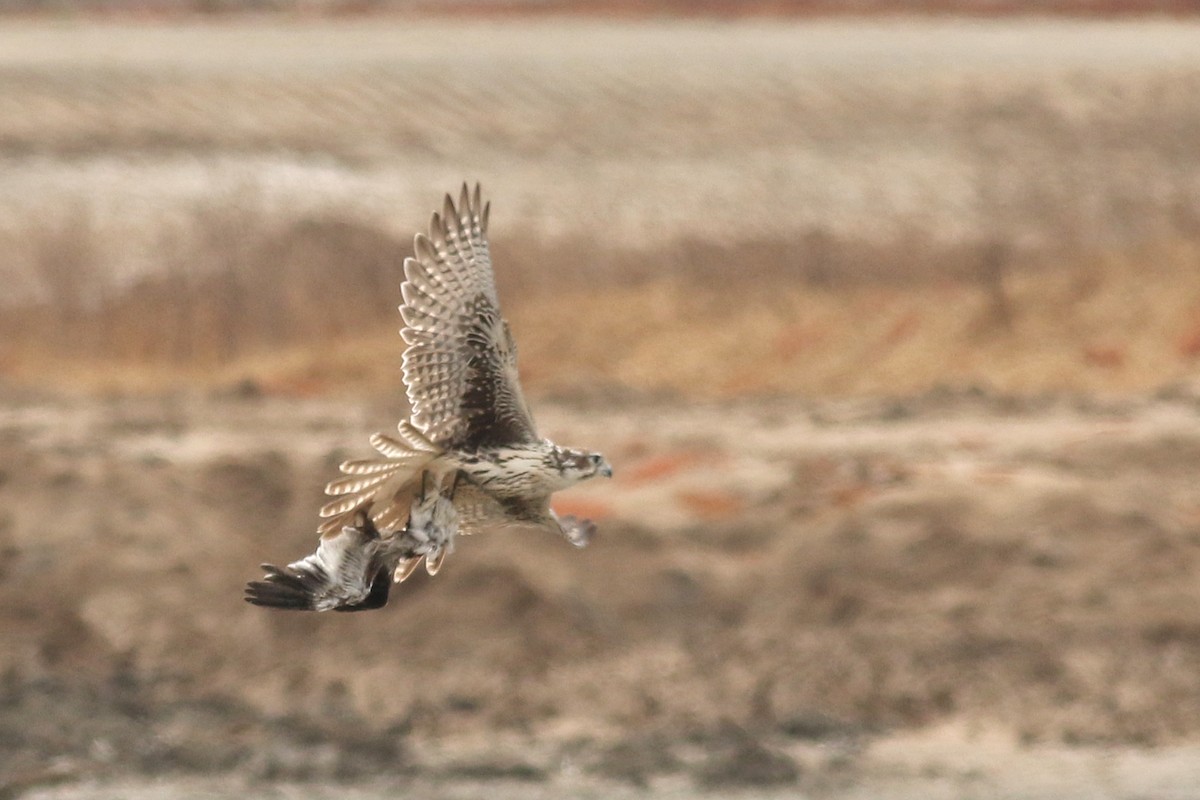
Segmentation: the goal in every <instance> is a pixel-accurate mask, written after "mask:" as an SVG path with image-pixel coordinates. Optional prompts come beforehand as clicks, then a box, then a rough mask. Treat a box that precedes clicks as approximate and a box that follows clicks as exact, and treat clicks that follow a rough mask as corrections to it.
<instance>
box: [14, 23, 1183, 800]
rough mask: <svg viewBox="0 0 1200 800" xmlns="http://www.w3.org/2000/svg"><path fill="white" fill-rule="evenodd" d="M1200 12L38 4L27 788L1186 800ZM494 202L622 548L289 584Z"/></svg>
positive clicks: (471, 550)
mask: <svg viewBox="0 0 1200 800" xmlns="http://www.w3.org/2000/svg"><path fill="white" fill-rule="evenodd" d="M1197 42H1200V25H1197V24H1195V23H1192V22H1180V21H1166V20H1159V21H1126V22H1121V23H1119V24H1118V23H1097V22H1064V21H1045V20H1041V21H1030V20H1024V21H1022V20H1012V21H1006V22H992V23H986V24H985V23H981V22H966V21H955V20H923V21H912V20H908V21H905V20H885V21H869V22H868V21H862V22H847V21H838V22H828V21H826V22H816V21H814V22H804V23H801V22H795V21H791V22H779V21H774V22H767V21H755V22H741V23H726V24H719V25H718V24H714V23H712V22H700V21H691V22H681V21H663V20H659V21H647V22H641V23H636V24H635V23H622V24H615V23H611V22H599V21H586V20H579V19H575V20H562V19H559V20H541V21H507V22H503V23H500V22H496V21H493V22H489V23H486V24H485V23H481V22H478V21H474V22H472V21H466V20H463V21H461V22H459V21H440V22H439V21H429V20H425V21H420V22H408V21H405V20H400V19H392V20H369V21H362V20H360V21H355V22H338V23H333V22H323V23H319V24H318V23H315V22H295V21H293V22H278V21H276V22H267V21H264V20H238V21H229V22H226V23H222V24H208V25H202V24H193V23H189V24H180V25H176V26H164V25H129V24H92V23H88V24H84V23H79V22H77V21H72V20H58V21H51V22H47V21H41V22H13V21H8V22H5V23H3V24H0V280H3V281H4V284H5V291H4V293H3V294H2V295H0V553H2V554H3V555H4V560H3V562H2V563H0V631H3V637H4V641H5V643H6V647H4V648H0V675H2V676H3V679H2V680H3V694H2V695H0V798H7V797H15V796H17V795H21V796H26V795H27V796H28V797H43V798H50V797H62V798H66V797H88V798H93V800H96V799H97V798H102V797H103V798H109V797H111V798H117V797H140V796H168V797H176V798H182V797H193V796H195V797H201V796H207V797H212V796H229V797H237V796H245V795H246V794H251V795H261V796H309V797H323V796H350V797H357V796H361V797H378V796H396V795H400V796H419V797H434V798H437V797H447V798H450V797H455V798H462V797H485V796H486V797H494V798H500V799H501V800H506V799H507V798H510V797H511V798H517V797H521V798H527V797H561V796H572V797H597V798H617V797H632V796H639V797H641V796H661V797H685V798H691V797H698V796H712V797H725V796H728V795H729V793H731V792H739V793H746V796H761V797H794V796H796V793H797V792H802V793H804V795H805V796H811V797H829V798H835V797H837V798H849V797H859V798H878V797H912V798H936V797H955V798H957V797H965V796H975V797H981V798H989V797H996V798H998V797H1055V798H1068V797H1079V798H1084V797H1087V798H1092V797H1112V798H1129V797H1163V798H1168V797H1170V798H1175V797H1190V796H1191V795H1190V794H1188V792H1189V791H1190V787H1194V786H1195V785H1196V784H1197V780H1200V778H1198V776H1197V773H1196V769H1197V766H1196V765H1197V764H1200V755H1197V748H1198V747H1200V744H1198V743H1200V707H1198V706H1197V698H1198V697H1200V636H1198V634H1197V630H1198V629H1197V621H1196V618H1195V613H1194V609H1195V608H1197V600H1198V599H1200V598H1198V597H1197V593H1198V592H1200V583H1198V582H1197V580H1196V571H1197V568H1198V567H1200V494H1198V493H1197V489H1196V481H1195V480H1194V477H1195V465H1196V462H1197V459H1196V456H1197V453H1198V452H1200V451H1198V450H1197V447H1198V446H1200V388H1198V384H1197V380H1196V379H1197V366H1198V359H1200V146H1198V145H1200V138H1198V137H1200V133H1198V132H1200V47H1197V46H1196V45H1197ZM464 179H466V180H475V179H479V180H481V181H482V182H483V183H484V187H485V190H486V191H487V193H488V194H489V195H490V197H491V198H492V200H493V201H494V208H493V213H492V231H493V235H494V254H495V257H496V259H495V260H496V264H497V271H498V280H499V283H500V291H501V296H502V300H503V304H504V307H505V311H506V314H507V315H508V317H509V318H510V320H511V322H512V324H513V328H514V331H515V333H516V336H517V339H518V342H519V344H520V347H521V367H522V373H523V377H524V381H525V383H526V385H527V387H528V388H529V389H530V394H531V395H532V397H533V400H534V404H535V412H536V414H537V416H538V419H539V421H540V423H541V425H542V427H543V432H544V433H545V434H547V435H549V436H551V437H552V438H555V439H556V440H560V441H564V442H569V443H574V444H579V445H587V446H589V447H595V448H597V449H601V450H604V451H605V452H606V453H607V454H608V455H609V456H610V460H612V461H613V463H614V465H615V467H616V470H617V478H616V479H615V480H614V481H613V482H612V483H611V484H607V485H604V486H600V487H592V488H589V489H581V490H580V491H578V492H573V493H570V494H568V495H567V496H564V497H563V498H562V500H561V503H560V504H559V508H560V510H562V511H565V512H571V513H579V514H584V515H591V516H593V517H595V518H596V519H598V520H599V521H600V523H601V526H602V534H601V538H600V539H599V541H598V542H597V543H596V545H595V546H594V547H592V548H589V549H588V550H585V551H582V552H575V551H571V550H569V549H568V548H566V547H565V546H562V547H559V546H556V545H559V544H561V543H551V542H546V541H541V540H537V539H536V538H535V537H520V536H515V535H514V536H495V537H479V538H478V539H477V540H471V541H466V542H463V543H462V545H461V547H460V548H459V550H458V552H456V553H455V554H454V556H452V558H451V559H450V560H449V561H448V562H447V566H446V567H445V570H444V572H443V573H442V574H441V575H439V576H438V578H437V579H436V580H434V581H429V580H426V579H424V578H417V579H414V580H413V582H411V583H409V584H405V585H404V587H403V591H402V592H401V593H400V596H399V597H398V598H397V601H396V602H395V603H394V605H391V606H389V607H388V608H387V609H385V610H384V611H382V612H378V613H374V614H366V615H339V616H337V617H335V618H332V619H331V618H329V617H328V616H322V617H312V618H306V617H300V616H290V615H286V614H268V613H265V612H263V611H262V610H260V609H254V608H251V607H248V606H245V605H244V604H243V603H241V601H240V587H241V585H242V583H243V582H244V581H245V580H247V579H249V578H252V577H254V575H255V569H254V567H255V565H256V564H257V563H258V562H260V561H264V560H274V561H278V560H280V559H285V558H289V557H294V556H299V555H300V554H302V553H303V552H306V551H307V550H309V549H310V548H311V545H312V533H311V531H312V530H313V529H314V527H315V525H314V520H315V516H314V515H315V509H316V508H317V507H318V506H319V504H320V499H321V493H320V492H321V487H322V486H323V484H324V482H325V481H326V480H328V479H329V478H330V476H331V475H332V474H333V472H334V471H335V469H336V464H337V463H338V461H340V460H342V459H344V458H348V457H352V456H356V455H361V454H362V452H363V451H364V449H365V436H366V434H367V433H368V432H370V431H374V430H381V429H386V428H388V427H390V426H391V425H393V424H394V422H395V419H396V418H397V416H399V415H401V414H403V413H405V409H404V408H403V396H402V391H401V387H400V383H399V377H400V376H399V372H400V370H399V355H400V352H401V349H402V345H401V342H400V339H399V337H398V336H397V335H396V329H397V327H398V326H399V319H398V315H397V313H396V310H395V306H396V304H397V303H398V301H399V293H398V284H399V281H400V272H401V267H400V264H401V261H402V259H403V258H404V256H405V255H407V253H408V248H409V246H410V242H411V236H412V234H413V233H414V232H415V231H416V230H417V229H418V228H420V227H421V226H423V225H424V223H425V220H427V218H428V214H429V212H430V211H431V210H432V209H433V208H434V207H435V206H436V204H437V203H438V201H439V199H440V196H441V193H442V192H444V191H446V190H448V189H452V188H454V187H456V186H457V185H458V184H459V182H460V181H462V180H464ZM55 783H62V784H64V785H63V786H60V787H59V788H49V787H50V786H51V785H52V784H55ZM647 793H649V795H647Z"/></svg>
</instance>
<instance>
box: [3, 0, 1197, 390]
mask: <svg viewBox="0 0 1200 800" xmlns="http://www.w3.org/2000/svg"><path fill="white" fill-rule="evenodd" d="M1197 37H1200V27H1197V26H1196V25H1194V24H1191V23H1178V22H1177V23H1127V24H1124V25H1110V24H1100V23H1062V22H1058V23H1049V22H1042V23H1006V24H992V25H982V24H979V23H966V22H933V23H912V22H909V23H905V22H892V23H862V24H859V25H852V24H848V23H811V24H808V25H797V24H765V23H757V24H740V25H731V26H727V27H712V26H710V25H704V24H699V23H665V22H664V23H655V24H644V25H612V24H598V23H581V22H573V23H563V22H559V23H545V22H543V23H525V24H507V25H500V24H492V25H487V26H484V25H481V24H478V23H477V24H464V25H463V27H462V30H461V31H460V30H457V29H454V28H450V27H449V26H448V25H447V24H444V23H442V24H437V23H422V24H417V25H416V26H415V27H411V26H409V27H406V28H405V29H404V31H396V30H392V29H389V28H388V27H387V26H376V25H370V26H368V25H365V24H343V25H334V26H331V27H323V26H317V25H302V24H292V25H276V26H266V25H253V24H250V25H244V24H243V25H238V26H233V27H216V26H212V27H205V26H197V25H192V26H182V27H179V28H156V27H142V28H139V27H129V26H126V27H121V26H112V27H107V26H106V27H100V28H93V27H87V26H73V25H45V24H41V25H36V24H9V25H8V26H6V27H5V28H4V29H3V30H0V40H3V41H2V43H3V45H4V46H3V47H0V53H3V55H0V88H2V89H3V91H0V154H3V162H4V166H3V169H4V173H5V175H6V179H5V181H4V182H3V184H2V185H0V243H2V244H3V247H4V251H5V253H6V258H5V259H4V263H3V264H2V265H0V272H2V273H3V274H4V275H6V276H8V277H7V278H6V279H7V280H8V281H9V285H10V288H9V292H8V293H7V299H6V303H5V304H6V309H5V314H4V315H3V318H2V320H0V332H3V334H4V336H3V344H0V370H3V374H6V375H7V376H8V377H9V379H10V380H15V381H18V382H21V383H24V384H29V385H39V384H43V385H55V386H61V385H62V384H63V382H64V377H63V376H70V378H69V379H68V381H72V382H73V381H75V380H78V382H79V383H80V384H81V385H82V386H83V387H85V388H86V387H89V386H90V387H93V388H95V387H98V386H102V387H104V388H108V389H114V388H128V389H135V390H136V389H138V388H145V387H151V388H154V387H158V388H161V387H164V386H170V385H177V384H179V383H184V384H189V383H190V384H200V385H209V384H210V383H211V382H212V381H214V380H215V381H217V382H222V381H230V380H234V381H236V380H241V379H243V378H250V379H254V380H259V381H261V382H262V383H263V384H264V385H269V386H296V385H299V386H304V387H307V388H308V389H311V390H327V389H331V388H335V387H340V386H355V385H362V382H364V381H365V382H366V383H368V384H387V385H392V386H394V385H395V381H396V375H397V372H396V370H395V367H394V364H395V357H394V353H392V350H393V348H394V345H395V339H394V338H392V336H393V334H394V328H395V327H396V320H395V318H394V317H395V312H394V305H395V302H396V300H397V296H396V295H397V293H396V285H397V283H398V274H399V271H398V263H399V261H400V260H401V259H402V257H403V255H404V254H405V253H406V252H407V242H408V241H409V240H410V237H411V235H412V233H413V232H414V231H415V229H416V228H417V227H419V226H421V225H422V224H423V222H424V220H425V219H426V218H427V214H428V212H429V209H431V208H432V206H433V205H434V204H435V203H436V202H437V199H438V197H439V196H440V193H441V192H442V191H445V190H446V189H447V188H452V187H453V186H455V185H457V184H458V182H459V181H461V180H463V179H476V178H477V179H482V180H483V181H484V183H485V186H486V187H487V188H488V189H489V191H490V192H491V194H492V195H493V196H494V198H495V200H496V216H495V219H496V224H495V235H496V237H497V239H498V241H497V245H496V246H497V251H498V263H499V265H500V280H501V282H502V284H503V286H502V288H503V289H504V295H505V303H506V306H507V308H508V311H509V313H510V314H511V315H512V316H514V317H516V318H517V321H518V324H517V327H518V330H519V331H521V333H522V336H521V340H522V342H523V346H524V348H525V350H526V355H525V363H524V366H525V367H526V368H527V369H528V370H529V372H530V378H531V380H533V381H534V382H542V384H543V385H544V386H545V387H546V388H548V389H549V388H553V389H561V388H563V387H564V385H568V386H569V385H574V384H579V383H589V382H600V383H617V384H621V385H625V386H629V387H632V388H637V389H644V390H647V391H657V390H662V389H669V390H686V391H689V392H690V391H700V392H701V393H704V394H711V395H723V394H737V393H742V392H746V391H749V392H763V391H766V392H771V391H802V392H806V393H812V394H828V393H854V392H874V391H881V390H882V391H888V390H895V391H908V390H912V389H920V388H927V387H930V386H934V385H938V384H943V383H946V384H952V385H967V384H980V385H991V386H995V387H997V388H1000V389H1004V390H1017V391H1040V390H1053V389H1081V390H1093V389H1102V388H1106V387H1107V388H1113V389H1119V390H1128V389H1147V388H1153V387H1156V386H1161V385H1164V384H1168V383H1172V382H1175V381H1178V380H1180V379H1181V378H1183V377H1185V376H1187V375H1189V374H1191V372H1192V371H1193V370H1194V359H1195V358H1196V357H1197V351H1198V350H1200V289H1198V288H1197V282H1196V278H1195V275H1196V273H1197V270H1196V241H1197V236H1200V212H1197V208H1198V207H1200V206H1198V198H1200V148H1198V147H1196V138H1195V137H1196V134H1195V131H1197V130H1200V107H1198V104H1197V103H1196V100H1195V98H1196V97H1197V96H1200V64H1198V63H1197V57H1196V50H1195V47H1194V43H1195V41H1196V40H1197ZM616 52H620V53H622V54H623V58H622V59H619V60H615V59H613V58H611V57H610V56H611V54H612V53H616ZM584 286H586V287H587V290H586V291H582V292H581V291H575V290H576V289H579V288H580V287H584ZM764 296H767V297H769V298H770V300H769V302H765V303H764V302H763V298H764ZM662 297H669V298H670V302H659V298H662ZM551 298H552V299H551ZM634 308H637V309H638V313H628V312H629V310H631V309H634ZM650 309H652V313H647V311H648V310H650ZM1145 309H1153V313H1151V314H1147V313H1144V310H1145ZM626 317H628V318H626ZM864 318H869V324H866V325H864V324H862V320H863V319H864ZM564 320H569V321H570V324H569V325H564V324H563V323H564ZM677 323H679V324H677ZM563 342H566V343H567V345H568V346H567V347H566V348H565V349H564V350H562V351H559V350H557V347H556V346H557V345H558V344H560V343H563ZM587 343H590V346H584V345H586V344H587ZM610 343H611V346H610ZM318 345H319V349H314V348H316V347H317V346H318ZM581 346H582V347H581ZM546 347H551V349H552V350H553V352H546V350H545V349H544V348H546ZM539 348H543V349H539ZM680 350H685V351H688V352H691V353H694V354H695V357H694V358H693V359H691V360H688V359H681V360H672V363H673V364H674V365H675V366H674V367H672V366H670V365H668V366H666V367H665V368H664V367H663V366H662V365H661V364H660V362H661V361H662V359H661V358H660V354H662V353H669V352H678V351H680ZM329 351H332V352H335V353H339V354H345V357H344V358H329V357H328V356H327V352H329ZM564 352H565V353H570V354H571V357H570V358H562V357H561V355H562V354H563V353H564ZM389 353H391V355H390V356H389ZM543 356H545V357H543ZM735 361H736V364H734V362H735ZM696 369H700V370H701V372H700V373H699V374H697V373H696V372H695V370H696ZM342 378H353V379H354V381H355V382H354V383H352V384H351V383H346V382H344V381H342V380H341V379H342ZM698 378H699V379H698Z"/></svg>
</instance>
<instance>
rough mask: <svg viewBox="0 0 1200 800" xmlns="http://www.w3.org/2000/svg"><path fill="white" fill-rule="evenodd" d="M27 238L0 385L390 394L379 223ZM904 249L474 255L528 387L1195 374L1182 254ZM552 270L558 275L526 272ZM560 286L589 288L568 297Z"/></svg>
mask: <svg viewBox="0 0 1200 800" xmlns="http://www.w3.org/2000/svg"><path fill="white" fill-rule="evenodd" d="M37 235H39V236H40V237H41V238H40V239H39V240H38V241H37V244H36V245H35V247H36V251H35V252H36V261H35V264H36V266H37V267H38V268H39V270H40V275H39V278H40V281H41V283H42V285H44V286H46V287H48V288H49V293H48V295H47V301H46V302H44V303H38V304H29V305H25V306H22V307H18V308H14V309H10V310H9V311H8V312H6V314H5V315H4V318H3V320H2V321H0V327H2V328H4V329H5V330H4V344H0V368H2V369H3V374H4V375H6V376H7V378H8V379H9V380H10V381H13V382H16V383H20V384H25V385H46V386H55V387H58V388H65V389H75V390H79V389H83V390H89V391H97V390H99V391H105V392H113V391H116V392H122V391H161V390H163V389H170V388H179V387H180V386H183V385H195V386H198V387H213V388H220V387H223V386H224V387H229V386H233V385H235V384H244V385H250V384H253V385H256V386H257V387H258V388H259V389H262V390H266V391H269V392H284V393H296V392H299V393H306V394H311V393H314V392H330V391H333V392H355V391H372V390H374V389H398V388H399V371H398V368H397V365H398V361H399V353H400V352H401V350H402V343H401V342H400V340H399V338H398V336H397V335H396V330H397V328H398V314H397V313H396V310H395V305H396V302H397V300H398V284H399V280H400V277H399V276H400V275H401V260H402V258H403V254H404V253H405V252H407V249H408V244H407V243H406V242H405V241H403V240H400V239H397V238H396V237H393V236H391V235H389V234H387V233H384V232H382V231H379V230H376V229H374V228H371V227H369V226H365V225H363V224H362V223H358V222H351V221H346V220H340V219H313V220H308V221H302V222H297V223H293V224H289V225H283V226H276V227H273V226H272V225H270V224H267V223H264V222H263V221H262V220H258V219H254V218H253V217H250V218H247V217H246V216H245V215H244V214H243V215H235V214H232V213H229V214H207V215H198V216H197V217H196V218H195V219H194V227H193V228H192V229H191V230H190V237H191V238H190V239H189V240H188V242H187V243H186V246H184V247H183V248H182V249H181V251H180V252H179V253H178V254H177V255H176V256H175V257H174V259H173V260H170V261H168V262H166V263H164V264H163V265H162V271H161V272H160V273H156V274H154V275H153V276H151V277H148V278H144V279H141V280H139V281H138V282H136V283H135V284H133V285H131V286H127V287H122V288H119V289H113V288H111V287H110V285H109V283H108V282H107V281H105V280H103V279H96V280H92V281H88V280H87V278H88V277H89V276H92V277H95V276H102V275H103V274H104V267H103V265H102V264H100V263H97V262H96V260H95V253H96V248H94V247H93V246H91V244H90V243H89V241H88V236H89V234H88V229H87V226H86V225H71V226H68V227H59V228H53V229H50V230H45V231H40V232H38V234H37ZM906 244H907V246H900V245H888V246H885V247H879V246H869V245H864V244H856V243H840V242H835V241H832V240H831V239H830V238H829V237H826V236H814V237H811V238H810V239H807V240H801V241H799V242H790V241H756V242H748V243H743V244H741V245H739V246H734V247H722V246H719V245H706V244H702V243H682V244H680V245H677V246H672V247H668V248H666V249H664V250H657V251H654V250H639V251H624V252H622V251H614V250H611V249H609V250H605V249H604V248H603V247H601V246H599V245H598V243H597V242H596V241H594V240H581V239H571V240H567V241H563V242H559V243H557V244H548V245H546V246H545V247H544V248H534V247H530V246H529V245H528V243H525V242H520V241H513V240H512V239H507V238H502V239H500V240H499V241H498V242H497V243H496V244H495V249H496V252H497V257H498V260H499V262H500V263H501V264H503V265H504V267H505V268H504V272H503V273H502V274H501V276H500V279H501V291H502V294H503V295H504V297H505V299H506V304H507V307H508V314H509V316H510V317H511V320H512V322H513V324H514V327H515V329H516V331H517V332H518V335H519V337H520V341H521V343H522V347H523V349H522V366H523V369H524V372H525V377H526V380H527V382H528V383H529V385H530V386H531V387H532V388H533V389H534V390H535V391H550V392H562V391H580V390H582V391H586V390H587V389H588V388H589V387H591V388H593V389H596V388H603V387H606V386H623V387H626V388H632V389H635V390H639V391H644V392H661V391H667V392H676V393H681V394H686V395H697V394H698V395H707V396H716V397H720V396H730V395H738V394H777V393H800V394H804V395H809V396H820V395H847V394H877V393H880V392H883V393H908V392H916V391H922V390H926V389H929V388H931V387H935V386H954V387H964V386H981V387H990V388H993V389H997V390H1001V391H1005V392H1018V393H1030V392H1044V391H1093V390H1109V391H1147V390H1154V389H1157V388H1161V387H1162V386H1164V385H1167V384H1171V383H1176V382H1178V381H1180V380H1183V379H1186V378H1188V377H1190V376H1191V375H1194V374H1195V369H1196V365H1197V360H1198V359H1200V244H1198V243H1197V242H1195V241H1192V240H1189V239H1182V238H1173V239H1170V240H1167V241H1163V242H1157V243H1155V244H1153V245H1144V246H1142V247H1140V248H1138V249H1136V250H1129V251H1125V252H1099V253H1089V252H1086V251H1081V252H1076V253H1072V254H1069V255H1068V256H1066V257H1064V258H1063V260H1061V261H1055V262H1047V261H1046V260H1045V259H1030V260H1028V261H1023V260H1022V259H1020V258H1019V257H1015V256H1011V255H1008V254H1006V253H1004V252H1000V253H997V252H996V250H997V248H998V246H997V245H984V246H977V247H965V246H960V247H946V246H942V247H938V246H936V245H934V244H932V243H930V242H928V241H909V242H908V243H906ZM568 263H569V264H572V266H573V267H574V268H575V270H576V271H573V272H569V273H565V274H558V275H547V274H546V268H545V265H546V264H568ZM862 265H870V266H869V267H868V268H867V269H862V268H861V266H862ZM877 265H887V270H888V272H887V274H884V273H883V272H882V271H879V270H877V269H876V266H877ZM856 267H859V269H858V271H857V273H856ZM583 275H593V276H595V275H600V276H603V278H602V279H600V280H599V282H598V285H596V286H593V287H588V288H585V287H584V286H583V285H582V283H583V280H582V276H583ZM735 276H736V277H735ZM81 278H82V279H81Z"/></svg>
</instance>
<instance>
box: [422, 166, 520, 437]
mask: <svg viewBox="0 0 1200 800" xmlns="http://www.w3.org/2000/svg"><path fill="white" fill-rule="evenodd" d="M488 208H489V206H486V205H483V204H482V203H481V201H480V190H479V185H478V184H476V186H475V192H474V194H473V195H471V194H468V192H467V186H466V184H463V187H462V193H461V194H460V196H459V201H458V206H457V207H456V206H455V204H454V201H453V199H452V198H451V197H450V195H446V199H445V202H444V203H443V208H442V213H441V214H437V213H435V214H434V215H433V219H432V220H431V221H430V224H429V235H428V236H425V235H423V234H417V236H416V238H415V240H414V242H413V249H414V251H415V253H416V255H415V257H414V258H409V259H406V260H405V262H404V276H405V278H406V280H405V281H404V283H403V285H401V287H400V289H401V292H402V293H403V296H404V304H403V305H401V306H400V313H401V315H402V316H403V317H404V328H403V329H402V330H401V331H400V333H401V335H402V336H403V337H404V341H405V342H406V343H407V344H408V348H407V349H406V350H405V351H404V383H405V386H406V387H407V390H408V400H409V403H410V404H411V406H412V423H413V425H414V426H415V427H416V428H417V429H419V430H420V431H421V432H422V433H423V434H424V435H425V436H426V437H427V438H428V439H429V440H431V441H432V442H433V443H434V444H437V445H439V446H440V447H443V448H446V449H466V450H474V449H478V448H481V447H492V446H501V445H507V444H518V443H525V442H534V441H537V440H538V436H537V431H536V429H535V427H534V424H533V418H532V416H531V415H530V413H529V408H528V406H526V404H525V398H524V396H523V395H522V393H521V385H520V382H519V380H518V377H517V352H516V346H515V345H514V343H513V339H512V334H511V333H510V332H509V329H508V324H507V323H506V322H505V321H504V320H503V319H502V318H501V316H500V301H499V299H498V298H497V295H496V281H495V278H494V276H493V274H492V261H491V256H490V255H489V253H488V243H487V220H488Z"/></svg>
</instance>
